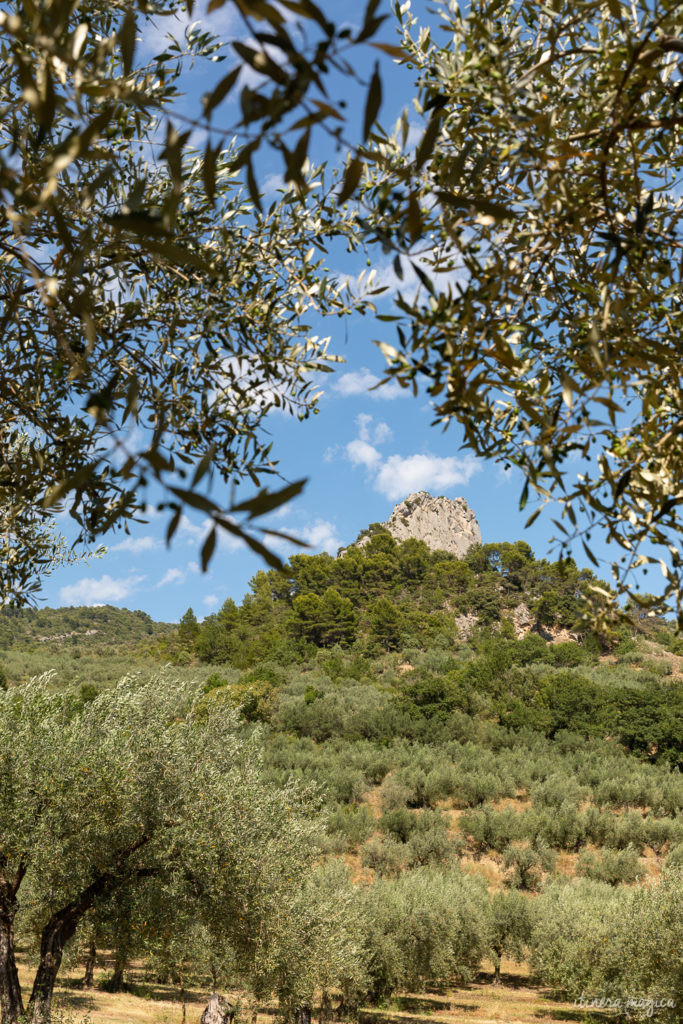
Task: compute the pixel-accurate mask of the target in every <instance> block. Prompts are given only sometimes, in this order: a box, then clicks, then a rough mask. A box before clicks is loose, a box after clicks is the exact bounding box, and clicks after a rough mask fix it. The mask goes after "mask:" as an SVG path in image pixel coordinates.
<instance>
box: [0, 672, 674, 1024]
mask: <svg viewBox="0 0 683 1024" xmlns="http://www.w3.org/2000/svg"><path fill="white" fill-rule="evenodd" d="M0 751H2V753H1V754H0V837H1V839H0V1006H1V1007H2V1024H18V1022H19V1021H23V1020H27V1021H29V1022H30V1024H46V1022H47V1021H49V1020H50V1014H51V1004H52V996H53V992H54V987H55V983H56V980H57V977H58V974H59V971H60V967H61V965H62V961H63V958H64V956H65V954H66V953H67V952H68V950H69V947H70V946H73V945H74V943H77V942H78V940H79V938H80V939H81V941H83V939H86V940H87V941H88V942H91V941H93V940H95V939H97V933H96V925H97V922H99V923H100V928H101V931H100V934H102V933H104V934H106V935H107V937H108V938H109V939H111V938H112V937H115V938H116V941H117V942H121V944H122V949H121V954H122V957H125V952H126V942H128V949H129V951H131V952H134V953H135V954H136V955H137V954H138V953H144V954H145V955H146V956H148V957H152V959H153V960H154V961H155V962H156V963H157V964H158V965H159V969H160V971H161V972H162V973H164V972H165V973H168V974H170V975H171V976H172V977H174V978H175V979H176V980H177V982H178V983H179V984H180V986H181V988H182V987H183V986H184V984H185V981H186V979H187V978H188V977H189V976H190V975H191V974H192V973H197V972H202V973H206V974H210V975H212V976H213V977H214V978H219V977H220V978H221V979H223V978H225V979H226V980H227V978H228V977H229V978H230V980H232V981H234V980H235V979H239V980H240V981H241V982H242V983H243V984H245V985H246V986H248V987H249V988H250V989H251V991H252V992H253V993H254V995H255V996H256V997H257V998H262V997H264V996H266V995H269V994H273V993H274V994H276V995H277V997H278V999H279V1001H280V1005H281V1007H282V1009H283V1011H284V1012H285V1014H286V1015H288V1016H291V1015H292V1014H293V1013H294V1012H295V1011H296V1010H297V1009H300V1008H301V1007H303V1006H306V1005H307V1004H310V1003H311V1002H312V1000H313V996H314V994H315V993H316V992H320V991H322V992H323V993H324V994H326V995H327V996H328V997H329V996H331V994H332V993H341V995H342V1001H343V1003H344V1004H345V1006H346V1008H347V1009H348V1010H352V1009H353V1007H354V1006H357V1005H359V1003H360V1002H361V1001H363V1000H367V999H377V998H380V997H382V996H385V995H387V994H389V993H391V992H393V991H396V990H400V989H403V988H418V987H423V986H424V985H427V984H434V983H447V982H449V981H453V980H456V979H458V978H460V979H463V978H467V977H469V976H471V974H472V972H473V971H476V969H477V968H478V967H479V966H480V964H481V962H482V959H483V958H485V957H488V958H489V959H491V960H492V961H493V962H494V965H497V967H498V968H499V966H500V958H501V956H502V955H504V954H506V955H512V956H522V955H523V953H524V948H525V946H528V947H529V948H530V949H531V956H532V962H533V963H534V964H535V965H536V968H537V970H538V972H539V975H540V977H541V978H542V979H545V980H547V981H549V982H550V983H552V984H556V985H558V986H560V987H563V988H565V989H566V990H567V991H568V992H569V993H570V994H571V993H573V992H578V990H579V989H581V988H583V989H586V991H588V990H590V991H598V990H599V991H600V992H617V993H618V992H623V986H624V984H625V979H624V976H623V972H622V973H619V971H615V969H614V964H615V963H616V964H619V963H620V962H621V960H622V959H623V960H624V962H625V963H626V962H628V963H629V964H631V965H632V973H633V978H634V979H637V981H638V985H639V986H640V988H638V992H641V994H642V993H645V994H647V993H650V995H652V993H654V991H655V988H656V985H655V981H656V983H657V985H659V987H660V988H661V991H662V993H663V994H664V995H665V996H666V998H667V999H673V998H675V976H674V972H673V968H671V969H670V968H669V966H668V965H669V960H668V959H667V957H668V956H669V953H668V952H667V951H668V950H669V949H670V948H671V949H672V948H675V946H676V942H677V941H678V945H679V947H680V936H678V934H677V929H678V930H679V931H680V909H679V911H676V905H675V899H680V892H679V894H678V896H677V897H676V894H675V881H676V879H678V883H679V884H680V873H678V875H676V874H674V873H673V871H672V872H669V873H667V874H666V875H665V876H664V877H663V879H662V881H661V882H660V883H659V884H652V885H650V886H647V887H643V888H639V889H635V890H629V889H624V888H620V889H617V890H613V889H612V888H611V887H609V886H601V885H599V884H595V883H585V882H584V883H580V884H579V885H578V886H577V885H572V884H568V885H566V886H565V887H561V886H558V887H551V888H550V889H548V890H547V891H545V892H543V893H542V894H541V895H540V896H539V897H537V898H535V899H534V900H533V901H532V902H528V903H527V902H524V901H525V897H524V895H523V894H522V893H520V892H517V891H504V892H502V893H499V894H495V895H494V896H493V897H490V896H489V894H488V893H487V891H486V889H485V887H484V886H483V884H481V883H478V882H477V881H475V880H473V879H471V878H468V877H465V876H463V875H462V874H461V873H460V872H459V871H457V870H449V871H443V870H435V869H433V868H419V869H417V870H416V871H412V872H408V873H406V874H403V875H401V876H400V877H398V878H397V879H387V878H380V879H378V880H376V882H374V883H373V884H371V885H368V886H361V887H356V886H354V885H352V883H351V881H350V879H349V877H348V875H347V873H346V871H345V869H344V867H343V865H341V864H340V863H338V862H336V861H334V860H331V861H329V862H327V863H323V864H319V865H318V866H315V863H314V862H315V859H316V857H317V855H318V851H319V849H320V839H321V821H322V820H323V819H322V818H321V816H320V815H318V813H317V811H318V809H319V808H318V805H317V802H316V800H315V798H314V796H313V795H312V794H311V793H310V792H307V791H306V789H305V788H304V787H302V786H300V785H299V786H294V785H282V784H280V783H277V784H276V783H274V782H271V781H268V775H267V773H266V772H265V771H264V766H263V761H262V752H261V747H260V740H259V739H258V737H253V736H252V737H250V736H248V735H247V734H245V732H244V730H243V728H240V727H239V726H238V725H237V723H236V721H235V719H234V717H232V716H231V715H230V714H229V713H227V712H226V708H225V706H222V707H220V709H219V711H217V712H215V711H213V710H212V705H211V704H210V703H208V704H207V702H206V701H203V700H202V699H201V694H200V692H199V691H198V688H197V687H196V686H194V685H190V684H183V683H178V682H177V681H174V680H173V679H172V678H165V679H164V680H163V681H161V682H160V681H159V680H155V681H153V682H148V683H140V682H137V681H135V680H132V679H128V680H124V681H123V682H122V683H121V684H120V685H119V686H117V687H115V688H113V689H111V690H108V691H106V692H105V693H103V694H101V695H100V696H98V697H97V698H96V699H95V700H93V701H91V702H88V703H87V704H85V705H83V704H82V702H79V701H77V700H76V699H74V697H73V696H71V695H69V694H67V693H64V692H60V693H54V692H52V691H51V689H50V685H49V679H42V680H39V681H36V682H33V683H31V684H28V685H26V686H22V687H13V688H10V689H9V690H7V691H3V692H2V693H0ZM392 822H393V819H392ZM394 825H396V827H399V826H400V822H398V821H397V822H394ZM667 894H669V895H670V902H671V906H669V904H668V903H667V902H666V900H665V898H664V897H665V896H667ZM588 897H590V899H589V898H588ZM577 901H579V902H581V901H583V903H582V904H581V905H582V906H583V908H584V909H583V910H582V912H581V913H580V914H579V913H573V908H574V907H575V904H576V903H577ZM532 907H533V908H534V912H533V914H532V913H531V908H532ZM677 914H678V918H677ZM648 915H651V918H652V923H647V922H648V920H649V918H648ZM620 920H621V921H622V922H623V923H622V924H620V923H619V922H620ZM677 920H678V924H677V923H676V922H677ZM593 921H595V922H597V923H596V924H595V925H593V924H591V922H593ZM93 922H95V930H94V931H93ZM605 922H607V923H608V924H609V923H610V922H611V924H610V927H609V928H608V927H607V925H606V924H605ZM646 924H647V928H646V929H645V925H646ZM636 925H637V927H636ZM641 925H642V927H643V929H645V930H644V931H642V936H643V938H642V941H641V939H637V940H636V938H634V936H635V935H636V934H637V933H638V929H639V928H640V927H641ZM570 926H571V927H570ZM612 926H613V927H612ZM593 927H594V928H596V929H597V930H598V931H599V933H600V934H599V939H600V941H602V940H604V942H605V947H604V951H603V955H602V959H601V960H600V961H599V962H600V964H602V968H601V969H602V974H600V975H599V976H598V974H596V973H595V971H596V969H595V968H594V963H593V960H591V961H590V965H589V966H585V967H584V968H581V962H582V961H581V953H580V950H581V949H583V947H584V946H585V945H586V943H590V941H593V938H594V935H593V931H591V929H592V928H593ZM641 930H642V929H641ZM126 932H127V935H126ZM596 934H597V932H596ZM17 936H20V938H21V941H22V943H24V942H25V943H28V946H29V948H30V949H32V951H33V953H34V955H35V960H36V962H37V969H36V972H35V977H34V980H33V985H32V989H31V991H30V993H28V998H27V999H26V1000H25V999H24V993H23V992H22V988H21V985H20V981H19V974H18V970H17V964H16V950H17ZM648 936H651V937H652V943H651V944H649V938H648ZM595 941H597V939H596V940H595ZM571 943H574V944H575V946H576V950H575V952H574V953H571V948H573V947H571ZM629 943H630V945H629ZM568 944H569V945H568ZM627 947H628V948H627ZM553 950H557V951H559V950H562V951H563V953H564V951H565V950H567V951H568V952H567V956H566V957H565V956H564V955H563V956H562V957H559V956H557V955H555V954H553ZM570 954H571V955H570ZM610 957H612V958H613V959H609V958H610ZM653 957H654V958H655V959H656V960H657V964H658V965H659V966H658V967H657V972H658V973H657V975H656V976H655V975H652V977H651V978H650V975H648V973H647V972H648V971H649V970H651V968H652V969H654V968H653V967H652V965H653V964H654V962H655V961H654V960H653ZM605 958H607V959H605ZM648 958H649V959H648ZM568 965H572V966H571V970H570V969H569V966H568ZM648 965H649V966H648ZM660 967H661V970H660ZM582 971H583V973H582ZM667 972H669V973H667ZM669 975H670V976H669ZM648 978H649V979H650V980H648ZM653 979H654V980H653ZM633 985H634V987H636V988H637V987H638V986H637V985H636V981H635V980H634V981H633Z"/></svg>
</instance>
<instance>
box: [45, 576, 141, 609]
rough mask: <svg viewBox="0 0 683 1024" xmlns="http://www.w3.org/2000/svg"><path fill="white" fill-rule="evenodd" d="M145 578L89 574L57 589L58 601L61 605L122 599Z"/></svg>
mask: <svg viewBox="0 0 683 1024" xmlns="http://www.w3.org/2000/svg"><path fill="white" fill-rule="evenodd" d="M145 578H146V577H145V576H137V575H130V576H127V577H126V578H125V579H112V577H111V576H108V575H104V576H100V578H99V579H94V578H93V577H92V576H89V577H86V578H85V579H82V580H79V582H78V583H71V584H69V585H68V586H66V587H62V588H61V590H60V591H59V601H60V604H63V605H79V604H85V605H98V604H106V603H107V602H108V601H123V599H124V598H126V597H129V596H130V595H131V594H132V593H133V592H134V591H135V589H136V588H137V587H138V586H139V584H140V583H142V581H143V580H144V579H145Z"/></svg>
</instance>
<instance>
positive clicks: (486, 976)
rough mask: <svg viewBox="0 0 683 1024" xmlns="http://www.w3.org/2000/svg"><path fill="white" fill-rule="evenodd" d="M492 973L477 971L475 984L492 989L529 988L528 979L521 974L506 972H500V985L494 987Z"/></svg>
mask: <svg viewBox="0 0 683 1024" xmlns="http://www.w3.org/2000/svg"><path fill="white" fill-rule="evenodd" d="M493 979H494V973H493V971H479V973H478V974H477V984H479V985H490V986H491V987H492V988H494V987H495V988H496V989H503V988H529V987H533V986H530V983H529V979H528V978H526V977H524V976H523V975H521V974H508V973H507V971H501V975H500V985H495V986H494V981H493Z"/></svg>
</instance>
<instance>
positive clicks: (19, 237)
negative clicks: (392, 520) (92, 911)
mask: <svg viewBox="0 0 683 1024" xmlns="http://www.w3.org/2000/svg"><path fill="white" fill-rule="evenodd" d="M229 5H230V6H232V7H234V8H235V10H236V13H238V15H239V16H241V17H243V18H244V22H245V24H244V31H245V32H246V33H252V34H253V40H254V41H253V44H250V45H249V46H247V45H245V44H243V43H240V42H239V41H235V42H234V45H232V46H231V47H230V50H229V52H226V50H227V44H226V43H224V42H223V41H221V40H217V39H216V38H214V37H213V36H212V35H211V34H210V33H209V32H207V31H205V30H203V29H202V28H201V27H199V26H197V25H195V26H190V27H188V28H187V29H186V31H185V34H184V37H183V38H181V39H180V40H179V41H169V42H168V44H167V45H166V47H165V48H164V47H163V46H160V48H159V50H160V52H157V53H150V52H149V49H144V50H143V48H142V47H141V46H140V45H138V43H139V37H140V35H142V37H143V39H144V38H148V37H149V31H150V29H154V27H155V18H157V19H158V18H159V17H163V16H164V15H169V14H170V13H173V12H179V13H183V12H185V13H192V11H193V9H194V3H193V2H192V0H187V2H183V0H169V2H168V3H165V2H164V0H112V2H107V3H103V2H101V0H83V2H79V0H43V2H41V3H39V4H34V3H24V2H21V0H15V2H12V3H9V4H6V5H4V7H3V10H2V11H0V58H1V60H2V73H1V74H0V114H1V116H0V125H1V126H0V181H1V183H2V189H3V212H2V217H1V218H0V326H1V328H2V330H1V331H0V334H1V337H2V340H1V341H0V359H1V361H2V365H3V374H2V379H1V380H0V402H1V403H2V408H3V415H2V420H1V422H0V510H2V511H1V512H0V516H2V519H3V520H6V526H5V536H6V538H7V544H6V545H5V548H6V549H7V550H2V551H1V555H2V559H3V561H2V566H1V568H2V570H3V571H2V572H1V573H0V579H1V581H2V582H1V584H0V598H2V599H3V600H5V601H7V600H10V601H14V602H15V603H23V602H25V601H26V600H27V598H29V597H30V595H31V593H32V592H34V591H35V588H36V581H37V580H39V578H40V575H41V572H42V571H44V568H45V566H46V565H48V566H49V564H50V562H49V557H48V558H47V561H46V557H45V545H44V543H43V539H44V538H43V535H42V534H41V533H40V532H38V533H36V529H35V526H36V517H38V518H39V519H40V517H41V516H42V515H44V513H45V510H55V511H56V510H58V509H59V507H60V504H61V503H67V506H68V509H69V511H70V514H71V516H72V517H73V519H74V520H75V522H76V524H77V527H78V541H83V542H85V543H89V542H91V541H92V540H93V539H94V538H95V537H99V536H101V535H102V534H104V533H106V532H107V531H108V530H109V529H111V528H114V527H117V526H119V527H121V526H125V524H126V523H127V522H128V521H129V520H130V519H132V518H136V517H139V515H140V513H141V512H142V511H143V509H144V506H145V503H146V501H149V500H151V501H156V502H158V504H159V505H160V507H161V508H162V509H163V510H165V511H166V512H167V513H168V516H169V528H168V538H169V539H170V538H171V536H172V535H173V533H174V531H175V529H176V528H177V526H178V524H179V522H180V517H181V514H182V510H183V509H186V508H194V509H196V510H198V511H199V512H201V513H203V514H205V515H206V516H207V517H208V518H209V519H210V520H211V521H212V522H211V526H212V527H213V528H212V529H211V530H210V531H209V532H208V536H207V538H206V541H205V543H204V547H203V549H202V562H203V564H204V565H206V564H207V563H208V561H209V559H210V557H211V553H212V551H213V549H214V546H215V541H216V533H215V529H216V527H217V526H219V527H220V528H222V529H224V530H227V531H229V532H231V533H232V534H234V535H237V536H239V537H242V538H243V539H244V540H245V541H246V543H247V544H249V545H250V546H251V547H252V548H254V549H255V550H256V551H258V552H259V553H260V554H261V555H262V556H263V557H265V558H266V560H267V561H268V562H269V563H270V564H271V565H278V564H279V560H278V558H277V557H276V556H275V555H274V554H273V553H272V552H269V551H268V550H267V549H266V548H265V547H264V546H263V543H262V542H261V540H260V539H259V534H258V531H254V529H253V520H254V519H255V518H256V517H257V516H258V515H261V514H263V513H267V512H268V511H270V510H272V509H273V508H274V507H277V505H278V504H280V503H282V502H284V501H286V500H287V499H288V498H290V497H292V496H294V495H295V494H296V493H298V491H300V490H301V487H302V484H303V482H302V481H298V482H294V483H289V484H287V485H286V486H284V487H282V488H281V489H280V491H279V492H277V493H276V494H273V493H271V492H265V491H264V490H263V489H262V488H263V479H264V477H265V479H268V478H269V475H272V474H273V473H275V472H276V463H275V460H274V457H273V454H272V453H271V445H270V443H269V441H268V439H267V438H266V437H265V436H264V433H263V430H262V425H263V420H264V417H265V416H266V415H267V413H268V412H269V411H271V410H272V409H274V408H279V409H284V410H287V411H289V412H291V413H293V414H294V415H298V416H301V417H304V416H308V415H309V414H310V413H311V412H313V411H314V410H315V406H316V391H315V388H314V386H313V383H312V375H313V374H314V373H316V372H318V371H325V370H329V369H330V363H331V357H330V356H329V355H328V352H327V341H326V340H324V339H323V340H321V339H320V338H318V337H317V336H316V335H314V334H313V333H312V329H311V328H310V326H309V325H308V323H307V319H306V317H307V314H308V313H310V312H315V313H316V314H326V313H344V312H346V311H347V310H348V306H347V305H346V302H345V300H344V298H343V296H342V291H343V286H342V285H341V284H340V283H339V282H338V281H337V280H336V279H334V280H333V279H332V278H331V277H329V276H328V275H327V272H326V270H325V266H324V256H323V255H322V252H321V250H323V249H324V242H323V239H324V237H325V236H326V235H328V234H330V233H332V234H340V235H343V234H344V233H345V232H346V231H347V227H348V220H349V214H348V213H346V212H344V211H343V210H342V209H341V208H339V209H338V210H337V211H336V212H335V213H334V214H333V216H332V218H330V217H329V215H328V214H327V213H326V212H325V208H324V207H323V206H321V205H318V204H315V203H314V202H313V197H314V196H315V194H316V190H323V191H324V190H325V187H326V186H325V184H324V182H323V180H322V178H321V176H320V174H319V173H317V172H314V171H311V170H310V167H309V165H308V164H307V160H306V156H307V151H308V142H309V136H310V132H311V130H312V128H313V127H314V126H315V125H316V124H319V123H320V124H321V125H322V124H324V125H328V124H329V122H330V118H331V117H332V115H333V114H334V115H335V117H333V118H332V120H333V121H334V120H335V119H336V121H337V123H339V118H337V117H336V112H335V111H334V110H333V108H331V107H330V105H329V104H328V103H325V102H323V99H320V98H318V99H316V98H315V97H316V96H324V85H323V81H322V79H321V76H322V75H323V74H324V72H325V70H327V69H328V68H330V67H333V66H337V67H338V68H342V65H338V64H337V63H336V62H339V61H342V62H343V61H344V58H343V56H342V55H343V52H345V50H346V49H348V48H351V47H353V46H356V45H358V44H360V43H364V42H365V41H367V40H369V39H370V38H371V37H372V36H373V35H374V33H375V32H376V30H377V28H378V26H379V24H380V23H381V21H382V20H383V18H381V17H378V16H377V15H376V12H375V9H376V7H377V3H376V0H370V3H369V4H368V7H367V10H366V12H365V18H364V21H363V24H362V26H361V28H360V29H359V30H358V31H357V32H356V34H355V36H354V35H353V34H352V33H351V32H350V31H349V30H347V29H343V28H341V27H340V28H337V27H336V26H335V25H334V24H333V23H332V22H331V21H329V19H327V18H325V17H324V15H323V14H322V12H321V11H320V10H319V9H318V7H317V6H316V5H315V4H314V3H312V2H311V0H306V2H305V3H294V2H292V3H285V4H284V8H287V9H288V12H289V15H290V16H291V19H293V20H294V21H295V20H296V19H299V21H300V22H302V23H303V24H304V25H305V26H307V27H308V29H309V30H310V31H311V32H313V35H314V38H310V37H306V38H305V39H302V37H301V36H300V35H299V34H298V33H297V31H296V29H295V25H294V24H288V18H287V17H285V15H284V14H283V10H282V5H277V6H276V5H271V4H269V3H264V2H261V0H259V2H258V3H256V2H254V3H250V2H248V0H239V2H238V0H230V4H229ZM221 6H226V2H225V0H224V2H223V3H221V2H220V0H219V2H216V0H214V2H212V3H211V4H210V7H211V8H213V9H216V8H219V7H221ZM166 20H167V21H168V18H167V19H166ZM295 40H296V41H295ZM274 49H275V50H277V52H279V53H280V55H281V59H280V60H278V61H276V60H274V59H273V58H272V57H271V56H270V54H271V53H272V52H273V51H274ZM229 55H230V56H231V57H232V61H231V67H230V70H229V71H228V72H227V74H226V75H223V76H222V77H220V78H219V80H218V81H216V80H215V78H216V76H215V74H211V73H210V72H211V71H212V69H215V67H216V66H217V62H220V61H222V60H224V59H225V58H226V57H227V56H229ZM243 66H247V67H248V68H249V69H250V70H251V72H252V77H251V78H250V79H249V80H250V82H251V84H250V85H246V84H245V85H243V86H241V85H240V86H237V85H236V83H237V80H238V77H239V74H240V71H241V69H242V67H243ZM343 67H346V64H345V63H344V64H343ZM342 69H343V68H342ZM190 71H192V72H193V73H194V74H195V75H197V74H198V73H202V74H204V75H205V76H206V81H207V85H210V86H211V88H210V90H209V92H208V93H207V94H206V96H205V97H204V101H203V104H202V105H201V108H200V109H199V110H198V111H196V116H192V115H191V114H187V112H186V110H185V108H184V107H183V105H182V103H181V102H180V100H181V93H180V90H181V88H182V76H183V74H185V73H189V72H190ZM254 74H255V75H256V81H257V83H258V84H255V83H254V78H253V75H254ZM259 75H260V76H261V77H260V78H259V77H258V76H259ZM232 87H236V88H237V89H238V90H239V91H240V95H241V100H242V102H241V113H242V116H241V118H240V119H239V123H238V124H237V125H235V124H223V125H222V127H220V128H218V127H217V125H216V123H215V119H213V120H212V118H214V115H215V114H216V111H217V108H218V107H219V105H220V104H221V103H223V102H224V101H225V100H226V97H227V95H228V93H229V92H230V90H231V88H232ZM378 89H379V85H378V81H377V79H376V78H375V81H374V85H373V87H372V102H371V101H370V96H369V97H368V110H367V116H366V122H367V124H366V132H367V131H368V130H369V126H370V124H371V123H372V121H373V120H374V117H375V114H376V113H377V110H378V101H379V98H380V97H379V93H378ZM288 117H289V118H290V120H289V122H287V118H288ZM296 120H298V121H299V122H303V123H301V124H300V126H299V128H298V129H297V135H296V144H295V143H294V142H291V141H290V134H289V130H288V124H289V125H290V126H291V127H292V130H294V128H295V121H296ZM342 121H343V119H342ZM195 129H199V131H200V133H207V134H208V142H207V143H206V146H205V147H204V148H203V149H202V151H197V150H196V149H194V148H193V138H192V132H193V131H194V130H195ZM233 129H236V131H237V134H238V135H241V138H240V139H239V141H233V136H234V135H235V131H233ZM267 140H270V141H271V143H272V145H273V146H275V148H276V149H277V150H278V151H279V152H280V154H281V155H282V156H283V157H284V158H285V174H284V177H285V178H286V179H287V182H288V183H289V184H288V185H287V187H286V188H284V189H282V190H280V192H279V194H278V195H276V197H275V200H274V201H273V202H269V203H268V204H266V203H265V202H262V199H261V194H260V190H259V187H258V185H257V183H256V179H255V173H254V168H253V158H254V154H255V151H256V149H258V147H259V145H261V143H262V142H264V141H267ZM356 179H357V176H356ZM350 185H351V186H352V185H353V180H351V182H350ZM243 186H244V187H243ZM19 438H23V439H25V441H26V448H25V451H24V452H23V456H22V458H16V457H14V456H13V454H12V453H13V452H15V451H16V446H17V442H18V439H19ZM243 481H249V482H251V483H253V484H254V485H256V486H258V487H259V488H261V490H259V492H258V494H257V496H256V497H254V498H247V499H246V500H245V498H244V497H240V498H238V496H237V495H236V494H233V493H232V492H231V491H230V490H229V488H234V486H236V485H238V484H240V483H241V482H243ZM151 484H155V485H156V490H151V491H150V485H151ZM212 485H213V487H212ZM228 485H229V486H228ZM150 494H151V498H150ZM159 494H160V495H161V497H159ZM56 550H57V554H58V546H57V549H56ZM50 551H52V549H50ZM49 554H50V552H48V556H49ZM10 569H11V571H10ZM27 584H28V585H27Z"/></svg>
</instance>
